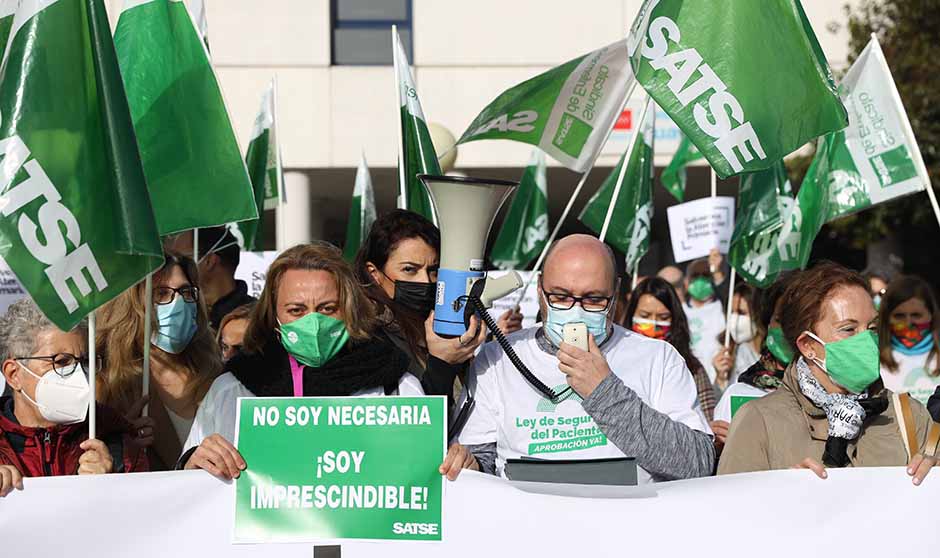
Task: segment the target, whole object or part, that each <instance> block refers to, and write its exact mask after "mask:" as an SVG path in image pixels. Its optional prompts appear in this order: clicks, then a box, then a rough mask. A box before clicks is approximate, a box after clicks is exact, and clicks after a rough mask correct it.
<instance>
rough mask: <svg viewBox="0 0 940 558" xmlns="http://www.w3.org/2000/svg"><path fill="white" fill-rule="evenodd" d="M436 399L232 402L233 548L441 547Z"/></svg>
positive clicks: (440, 434) (441, 439) (440, 426)
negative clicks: (354, 543)
mask: <svg viewBox="0 0 940 558" xmlns="http://www.w3.org/2000/svg"><path fill="white" fill-rule="evenodd" d="M445 405H446V400H445V398H443V397H295V398H288V397H267V398H263V397H250V398H240V399H239V406H238V430H237V431H236V446H237V447H238V451H239V452H240V453H241V454H242V456H243V457H244V458H245V462H246V463H247V465H248V468H247V469H246V470H245V471H244V472H243V473H242V475H241V476H240V477H239V478H238V480H237V481H236V482H235V493H236V496H235V529H234V535H233V540H234V542H236V543H260V542H303V541H311V542H312V541H324V540H337V539H374V540H403V541H440V540H442V537H443V534H442V531H441V526H442V516H443V507H442V499H443V488H444V477H443V476H442V475H441V474H440V473H439V472H438V467H439V466H440V464H441V462H442V461H443V460H444V453H445V445H446V436H447V427H446V411H445Z"/></svg>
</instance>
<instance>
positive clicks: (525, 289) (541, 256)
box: [516, 79, 637, 306]
mask: <svg viewBox="0 0 940 558" xmlns="http://www.w3.org/2000/svg"><path fill="white" fill-rule="evenodd" d="M636 84H637V81H636V79H634V80H633V83H631V84H630V86H629V87H628V88H627V94H626V95H624V97H623V102H621V103H620V111H619V112H618V113H617V117H616V118H613V119H611V122H610V127H609V128H607V135H606V136H604V141H603V142H601V144H600V146H599V147H598V148H597V153H595V154H594V158H593V159H591V166H589V167H588V168H587V170H586V171H584V174H582V175H581V180H579V181H578V185H577V186H575V187H574V192H572V193H571V197H570V198H568V204H567V205H565V210H564V211H562V212H561V217H559V218H558V222H557V223H555V228H554V229H552V234H550V235H549V237H548V241H547V242H546V243H545V247H544V248H542V252H541V253H539V259H537V260H536V261H535V266H533V267H532V275H531V276H530V277H529V280H528V281H526V284H525V286H524V287H523V288H522V292H521V293H519V299H518V300H517V301H516V306H519V305H520V304H522V300H523V299H524V298H525V294H526V292H528V290H529V286H531V285H532V282H533V281H534V280H535V277H536V276H537V275H538V273H539V269H541V267H542V263H543V262H544V260H545V255H546V254H547V253H548V249H549V248H550V247H551V245H552V242H555V237H557V236H558V232H559V231H561V226H562V225H563V224H564V222H565V219H567V218H568V213H570V212H571V207H572V206H573V205H574V201H575V200H576V199H577V198H578V194H580V193H581V188H583V187H584V183H585V182H587V178H588V175H589V174H591V170H592V169H593V168H594V164H595V163H596V162H597V158H598V157H600V155H601V149H603V148H604V145H605V144H606V143H607V140H608V139H610V134H611V133H613V131H614V126H615V125H616V124H617V119H619V118H620V114H622V113H623V109H624V107H625V106H626V105H627V101H629V100H630V95H633V90H634V89H636Z"/></svg>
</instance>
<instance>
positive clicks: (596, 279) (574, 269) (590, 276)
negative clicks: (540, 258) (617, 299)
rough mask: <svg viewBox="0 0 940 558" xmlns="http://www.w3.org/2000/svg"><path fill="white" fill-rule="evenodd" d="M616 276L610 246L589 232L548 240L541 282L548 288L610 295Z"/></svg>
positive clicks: (583, 294)
mask: <svg viewBox="0 0 940 558" xmlns="http://www.w3.org/2000/svg"><path fill="white" fill-rule="evenodd" d="M616 277H617V265H616V262H615V261H614V252H613V250H611V249H610V247H609V246H607V245H606V244H604V243H603V242H601V241H600V240H598V239H596V238H594V237H593V236H589V235H586V234H573V235H570V236H566V237H565V238H562V239H561V240H558V241H556V242H555V243H554V244H552V246H551V248H550V249H549V251H548V255H547V256H546V257H545V267H544V268H543V271H542V284H543V286H544V287H545V290H546V291H549V292H558V291H565V292H567V293H569V294H573V295H575V296H585V295H603V296H611V295H613V294H614V283H615V281H616Z"/></svg>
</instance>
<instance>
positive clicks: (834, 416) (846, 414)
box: [796, 358, 868, 440]
mask: <svg viewBox="0 0 940 558" xmlns="http://www.w3.org/2000/svg"><path fill="white" fill-rule="evenodd" d="M796 371H797V380H798V381H799V384H800V391H802V392H803V395H805V396H806V397H807V398H808V399H809V400H810V401H812V402H813V405H816V406H817V407H819V408H820V409H822V410H823V411H825V412H826V418H827V419H829V437H830V438H842V439H845V440H854V439H855V438H858V435H859V433H860V432H861V430H862V423H864V422H865V416H866V412H865V409H864V408H863V407H862V405H861V404H860V403H859V400H860V399H865V398H867V397H868V395H867V393H861V394H859V395H853V394H848V395H842V394H841V393H829V392H828V391H826V388H824V387H823V386H822V384H820V383H819V380H817V379H816V377H815V376H813V373H812V372H810V369H809V365H807V364H806V361H804V360H803V359H802V358H800V359H799V361H797V363H796Z"/></svg>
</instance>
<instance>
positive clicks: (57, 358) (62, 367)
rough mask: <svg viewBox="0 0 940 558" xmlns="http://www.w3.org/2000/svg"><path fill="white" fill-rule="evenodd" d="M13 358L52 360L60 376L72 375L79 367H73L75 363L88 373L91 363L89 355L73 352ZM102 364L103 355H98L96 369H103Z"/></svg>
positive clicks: (17, 359) (53, 366) (54, 369)
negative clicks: (79, 354)
mask: <svg viewBox="0 0 940 558" xmlns="http://www.w3.org/2000/svg"><path fill="white" fill-rule="evenodd" d="M13 360H15V361H21V360H41V361H43V362H51V363H52V370H53V371H54V372H55V373H56V374H57V375H58V376H59V377H60V378H68V377H69V376H71V375H72V373H73V372H75V370H77V369H78V367H74V368H73V366H75V364H78V366H80V367H81V369H82V371H83V372H85V374H88V365H89V362H88V357H87V356H75V355H73V354H72V353H56V354H54V355H50V356H31V357H19V358H14V359H13ZM102 364H103V360H102V359H101V357H97V358H96V359H95V365H96V366H95V369H96V370H101V368H102Z"/></svg>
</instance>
